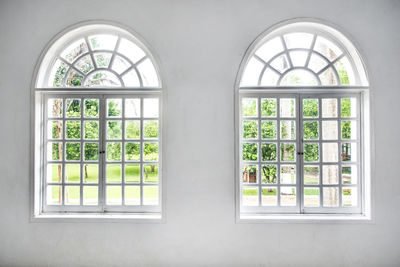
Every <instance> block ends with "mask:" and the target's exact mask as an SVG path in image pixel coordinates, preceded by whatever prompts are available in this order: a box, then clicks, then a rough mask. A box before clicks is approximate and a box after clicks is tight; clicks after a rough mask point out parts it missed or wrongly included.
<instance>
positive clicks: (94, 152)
mask: <svg viewBox="0 0 400 267" xmlns="http://www.w3.org/2000/svg"><path fill="white" fill-rule="evenodd" d="M98 159H99V144H98V143H85V144H84V160H85V161H98Z"/></svg>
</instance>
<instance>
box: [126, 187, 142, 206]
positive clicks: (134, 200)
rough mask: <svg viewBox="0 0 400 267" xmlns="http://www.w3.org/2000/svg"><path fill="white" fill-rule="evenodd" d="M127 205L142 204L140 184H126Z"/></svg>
mask: <svg viewBox="0 0 400 267" xmlns="http://www.w3.org/2000/svg"><path fill="white" fill-rule="evenodd" d="M125 205H140V186H125Z"/></svg>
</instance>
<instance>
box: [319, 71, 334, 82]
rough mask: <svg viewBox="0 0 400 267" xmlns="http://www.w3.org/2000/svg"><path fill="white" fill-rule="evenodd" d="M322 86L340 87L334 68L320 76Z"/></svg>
mask: <svg viewBox="0 0 400 267" xmlns="http://www.w3.org/2000/svg"><path fill="white" fill-rule="evenodd" d="M319 79H320V80H321V84H322V85H338V82H337V79H336V75H335V72H334V71H333V69H332V68H328V69H327V70H325V71H324V72H322V74H320V75H319Z"/></svg>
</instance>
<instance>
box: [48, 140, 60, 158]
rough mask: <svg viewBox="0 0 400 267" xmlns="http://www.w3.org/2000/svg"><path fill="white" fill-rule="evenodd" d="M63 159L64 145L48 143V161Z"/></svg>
mask: <svg viewBox="0 0 400 267" xmlns="http://www.w3.org/2000/svg"><path fill="white" fill-rule="evenodd" d="M62 158H63V145H62V143H61V142H48V143H47V160H50V161H52V160H55V161H60V160H62Z"/></svg>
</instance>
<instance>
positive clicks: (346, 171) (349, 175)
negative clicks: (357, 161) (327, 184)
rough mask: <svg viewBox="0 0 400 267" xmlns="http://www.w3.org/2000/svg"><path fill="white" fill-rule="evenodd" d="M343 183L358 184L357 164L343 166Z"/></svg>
mask: <svg viewBox="0 0 400 267" xmlns="http://www.w3.org/2000/svg"><path fill="white" fill-rule="evenodd" d="M342 183H343V184H357V165H343V166H342Z"/></svg>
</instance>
